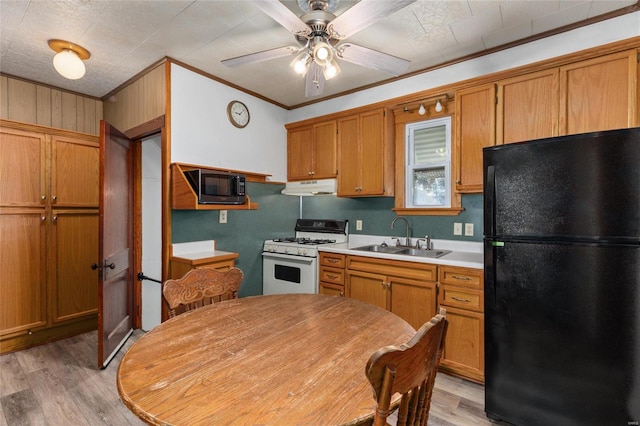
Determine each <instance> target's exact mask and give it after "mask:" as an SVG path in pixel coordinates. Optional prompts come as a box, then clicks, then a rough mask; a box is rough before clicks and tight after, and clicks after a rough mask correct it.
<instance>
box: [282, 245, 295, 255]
mask: <svg viewBox="0 0 640 426" xmlns="http://www.w3.org/2000/svg"><path fill="white" fill-rule="evenodd" d="M294 250H295V249H292V248H288V247H287V248H286V249H285V251H284V252H285V253H287V254H295V253H294Z"/></svg>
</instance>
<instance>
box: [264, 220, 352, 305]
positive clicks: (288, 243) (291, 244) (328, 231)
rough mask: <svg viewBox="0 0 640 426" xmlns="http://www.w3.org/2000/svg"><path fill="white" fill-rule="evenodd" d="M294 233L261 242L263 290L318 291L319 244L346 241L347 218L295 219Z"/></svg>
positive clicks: (287, 291) (270, 292) (276, 292)
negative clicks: (286, 236)
mask: <svg viewBox="0 0 640 426" xmlns="http://www.w3.org/2000/svg"><path fill="white" fill-rule="evenodd" d="M295 231H296V234H295V237H289V238H275V239H273V240H267V241H265V242H264V246H263V251H262V276H263V279H262V293H263V294H283V293H317V292H318V247H319V246H322V245H328V244H338V243H345V242H347V241H348V239H349V222H348V221H347V220H328V219H298V220H297V221H296V226H295Z"/></svg>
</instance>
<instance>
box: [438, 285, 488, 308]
mask: <svg viewBox="0 0 640 426" xmlns="http://www.w3.org/2000/svg"><path fill="white" fill-rule="evenodd" d="M438 302H439V303H440V305H443V306H455V307H458V308H463V309H469V310H472V311H477V312H483V311H484V292H483V291H482V290H468V289H464V288H460V287H453V286H448V285H443V286H442V287H441V288H440V294H439V296H438Z"/></svg>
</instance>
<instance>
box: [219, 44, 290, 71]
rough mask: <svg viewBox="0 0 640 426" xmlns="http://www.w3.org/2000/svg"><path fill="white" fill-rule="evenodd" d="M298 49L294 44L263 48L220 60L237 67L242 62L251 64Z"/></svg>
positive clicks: (285, 54)
mask: <svg viewBox="0 0 640 426" xmlns="http://www.w3.org/2000/svg"><path fill="white" fill-rule="evenodd" d="M298 50H300V48H298V47H295V46H284V47H276V48H275V49H269V50H263V51H261V52H256V53H249V54H248V55H242V56H236V57H235V58H229V59H224V60H222V61H220V62H222V63H223V64H225V65H226V66H228V67H237V66H240V65H244V64H252V63H256V62H262V61H268V60H270V59H275V58H281V57H283V56H288V55H293V54H295V53H297V52H298Z"/></svg>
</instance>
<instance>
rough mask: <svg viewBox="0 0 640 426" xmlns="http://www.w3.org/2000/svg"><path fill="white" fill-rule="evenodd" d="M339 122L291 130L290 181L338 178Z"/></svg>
mask: <svg viewBox="0 0 640 426" xmlns="http://www.w3.org/2000/svg"><path fill="white" fill-rule="evenodd" d="M336 133H337V130H336V121H335V120H330V121H326V122H320V123H316V124H313V125H311V126H306V127H301V128H296V129H291V130H289V132H288V135H287V139H288V140H287V178H288V179H289V180H307V179H327V178H334V177H336V172H337V160H336Z"/></svg>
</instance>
